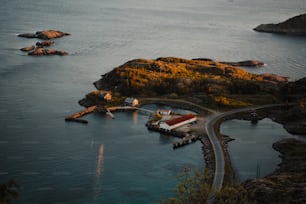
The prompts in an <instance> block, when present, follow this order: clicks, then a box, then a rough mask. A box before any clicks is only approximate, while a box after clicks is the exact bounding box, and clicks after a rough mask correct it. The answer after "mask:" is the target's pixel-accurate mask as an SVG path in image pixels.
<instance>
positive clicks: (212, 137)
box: [143, 98, 288, 203]
mask: <svg viewBox="0 0 306 204" xmlns="http://www.w3.org/2000/svg"><path fill="white" fill-rule="evenodd" d="M143 100H144V101H145V102H147V103H156V102H157V103H158V102H162V103H169V104H171V103H177V102H178V103H182V104H188V105H190V106H191V107H194V108H198V109H202V110H205V111H207V112H210V113H212V115H211V117H210V118H208V119H209V120H208V121H207V123H206V125H205V130H206V133H207V136H208V138H209V141H210V143H211V145H212V149H213V152H214V156H215V173H214V181H213V185H214V186H215V187H216V188H217V189H218V190H221V188H222V185H223V179H224V173H225V172H224V167H225V160H224V152H223V149H222V146H221V144H220V141H219V139H218V137H217V135H216V132H215V130H214V125H215V123H216V122H217V121H218V120H221V119H222V118H224V117H227V116H229V115H232V114H235V113H239V112H245V111H250V110H258V109H263V108H270V107H276V106H286V105H288V104H269V105H261V106H254V107H246V108H240V109H235V110H232V111H228V112H225V113H218V112H216V111H214V110H212V109H209V108H206V107H203V106H200V105H197V104H194V103H192V102H189V101H184V100H177V99H162V98H145V99H143ZM144 104H146V103H144ZM212 202H213V198H212V197H211V198H210V199H209V203H212Z"/></svg>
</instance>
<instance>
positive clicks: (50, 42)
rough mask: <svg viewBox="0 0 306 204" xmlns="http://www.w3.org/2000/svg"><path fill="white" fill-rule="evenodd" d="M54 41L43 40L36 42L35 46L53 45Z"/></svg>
mask: <svg viewBox="0 0 306 204" xmlns="http://www.w3.org/2000/svg"><path fill="white" fill-rule="evenodd" d="M54 44H55V42H54V41H43V42H37V43H36V46H37V47H49V46H51V45H54Z"/></svg>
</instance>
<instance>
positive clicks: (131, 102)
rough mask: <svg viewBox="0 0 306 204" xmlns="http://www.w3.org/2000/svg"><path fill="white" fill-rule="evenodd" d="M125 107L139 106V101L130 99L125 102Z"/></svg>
mask: <svg viewBox="0 0 306 204" xmlns="http://www.w3.org/2000/svg"><path fill="white" fill-rule="evenodd" d="M124 105H125V106H138V105H139V101H138V99H136V98H132V97H128V98H126V99H125V100H124Z"/></svg>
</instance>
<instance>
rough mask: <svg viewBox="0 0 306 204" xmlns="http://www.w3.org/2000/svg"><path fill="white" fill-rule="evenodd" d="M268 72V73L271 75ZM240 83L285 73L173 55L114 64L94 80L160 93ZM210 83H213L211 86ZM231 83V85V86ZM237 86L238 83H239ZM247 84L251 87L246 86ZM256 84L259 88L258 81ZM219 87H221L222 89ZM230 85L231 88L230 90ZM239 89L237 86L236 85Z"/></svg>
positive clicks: (214, 88)
mask: <svg viewBox="0 0 306 204" xmlns="http://www.w3.org/2000/svg"><path fill="white" fill-rule="evenodd" d="M268 76H269V77H268ZM234 79H237V83H238V82H241V81H244V82H245V83H239V88H240V89H241V90H242V88H243V87H242V86H244V87H245V88H246V89H245V90H250V87H253V85H255V84H254V83H255V82H256V81H257V82H258V83H265V82H269V83H271V82H273V83H283V82H285V81H287V79H286V78H285V77H280V76H276V75H272V74H271V75H256V74H251V73H249V72H247V71H246V70H244V69H242V68H239V67H237V66H231V65H227V64H223V63H219V62H216V61H211V60H202V59H200V60H199V59H195V60H188V59H181V58H174V57H164V58H158V59H156V60H151V59H135V60H131V61H128V62H126V63H125V64H123V65H121V66H119V67H117V68H114V69H113V70H112V71H110V72H109V73H106V74H104V75H103V76H102V78H101V79H100V80H99V81H97V82H95V83H94V85H95V86H96V88H97V89H109V90H112V89H114V88H116V90H117V91H119V92H122V93H133V94H140V93H146V94H147V95H149V94H152V95H151V96H154V95H153V93H156V92H158V94H171V93H178V94H190V93H191V92H194V91H195V92H203V91H204V92H205V93H207V94H209V93H210V91H212V92H219V94H221V92H227V93H229V92H233V91H234V88H233V87H234V86H232V85H231V84H233V83H236V82H235V81H234ZM208 86H211V88H209V87H208ZM231 86H232V88H231ZM237 86H238V85H237ZM247 87H248V88H247ZM255 88H260V87H258V86H257V85H256V87H255ZM219 89H220V90H219ZM230 89H231V90H230ZM235 90H237V89H235Z"/></svg>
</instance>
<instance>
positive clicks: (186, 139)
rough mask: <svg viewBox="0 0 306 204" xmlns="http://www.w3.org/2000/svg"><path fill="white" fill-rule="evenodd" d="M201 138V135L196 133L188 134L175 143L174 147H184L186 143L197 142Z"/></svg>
mask: <svg viewBox="0 0 306 204" xmlns="http://www.w3.org/2000/svg"><path fill="white" fill-rule="evenodd" d="M198 139H199V136H196V135H187V136H185V137H183V138H182V139H181V140H180V141H177V142H174V143H173V149H176V148H179V147H183V146H185V145H188V144H191V143H193V142H196V141H197V140H198Z"/></svg>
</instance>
